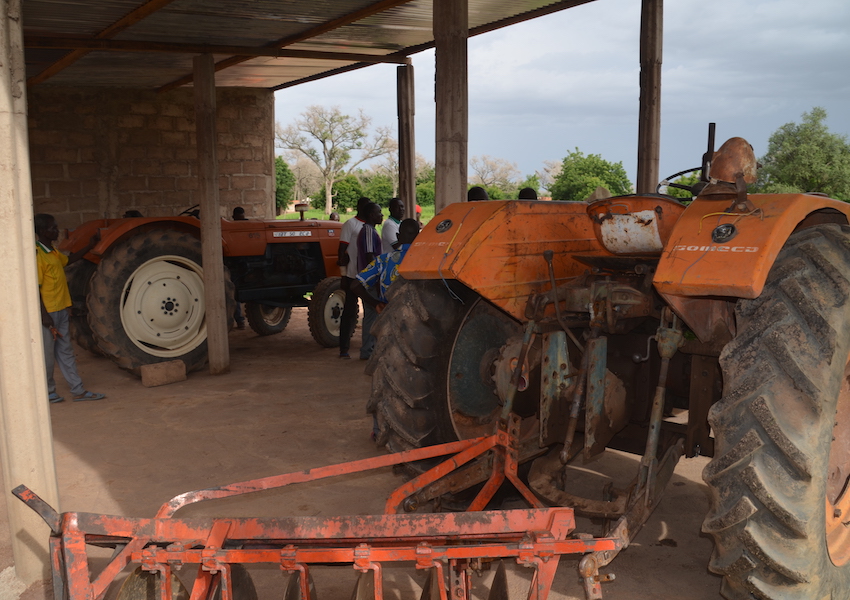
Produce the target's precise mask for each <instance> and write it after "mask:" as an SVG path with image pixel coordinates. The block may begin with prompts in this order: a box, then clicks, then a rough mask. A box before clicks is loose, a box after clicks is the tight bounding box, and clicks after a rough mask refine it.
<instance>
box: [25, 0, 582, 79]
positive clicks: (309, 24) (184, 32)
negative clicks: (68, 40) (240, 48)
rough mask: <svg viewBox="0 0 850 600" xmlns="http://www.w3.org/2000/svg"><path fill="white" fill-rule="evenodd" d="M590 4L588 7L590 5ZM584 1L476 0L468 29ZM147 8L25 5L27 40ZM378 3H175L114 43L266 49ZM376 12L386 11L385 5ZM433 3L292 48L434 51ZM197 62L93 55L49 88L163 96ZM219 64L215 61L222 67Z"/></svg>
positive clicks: (252, 70)
mask: <svg viewBox="0 0 850 600" xmlns="http://www.w3.org/2000/svg"><path fill="white" fill-rule="evenodd" d="M584 1H586V0H584ZM582 3H583V1H577V2H562V3H555V4H556V5H555V6H553V3H551V2H547V1H546V0H523V1H510V0H470V2H469V25H470V28H471V29H476V28H478V29H480V30H482V31H483V30H488V29H490V28H498V27H500V26H503V25H504V24H507V22H505V20H506V19H522V18H523V17H522V15H523V14H524V13H528V12H529V11H538V10H543V11H546V10H560V9H565V8H568V7H571V6H573V5H577V4H582ZM144 4H145V3H144V2H143V1H142V0H104V1H101V0H27V1H26V2H24V3H23V13H24V19H23V21H24V32H25V34H33V35H50V34H53V35H57V36H65V37H67V36H74V35H77V36H84V37H94V36H96V35H97V34H99V33H100V32H103V31H104V30H106V29H107V28H109V27H110V26H111V25H113V24H114V23H116V22H118V21H119V20H120V19H122V18H124V17H125V16H127V15H128V14H130V13H131V12H133V11H134V10H136V9H138V8H139V7H140V6H143V5H144ZM379 4H380V3H378V2H377V0H339V1H334V2H331V1H329V0H321V1H314V0H294V1H291V2H279V1H276V0H256V1H249V0H237V1H229V2H224V1H222V0H174V1H173V2H170V3H167V5H165V6H163V7H161V8H159V9H158V10H156V11H154V12H153V13H152V14H151V15H149V16H146V17H145V18H143V19H141V20H139V21H138V22H136V23H134V24H132V25H131V26H129V27H127V28H125V29H124V30H123V31H121V32H120V33H118V34H116V35H115V36H110V37H114V39H120V40H133V41H148V42H163V43H167V42H173V43H198V44H233V45H245V46H256V47H261V46H266V45H269V44H271V43H273V42H276V41H278V40H282V39H285V38H290V37H295V36H299V35H302V34H304V33H305V32H308V31H310V30H314V29H316V28H321V26H322V25H323V24H326V23H329V22H332V21H333V20H335V19H342V18H344V17H345V16H346V15H350V14H352V13H357V11H362V10H368V8H369V7H371V6H373V5H379ZM379 8H380V6H379ZM431 10H432V3H431V2H430V1H428V0H411V1H407V2H403V3H401V4H400V5H397V6H394V5H393V3H388V5H387V8H385V9H380V10H379V12H377V14H373V15H370V16H366V17H365V18H361V19H357V20H355V21H354V22H352V23H350V24H342V25H340V26H337V27H334V28H332V29H330V30H329V31H324V32H321V33H320V34H318V35H315V36H311V37H310V38H309V39H307V40H304V41H301V42H299V43H297V44H292V45H290V46H288V47H290V48H292V49H301V50H323V51H327V50H331V51H341V52H344V51H349V52H362V53H375V54H378V55H386V54H391V53H395V52H401V53H403V54H408V53H409V51H418V50H419V49H420V48H421V47H423V46H428V45H429V44H432V43H433V40H434V36H433V34H432V17H431ZM65 54H67V52H66V51H61V50H60V51H57V50H33V49H28V50H27V52H26V58H27V77H28V78H29V77H33V76H35V75H37V74H38V73H40V72H41V71H42V70H44V69H45V68H47V67H48V66H49V65H51V64H53V63H54V62H56V61H57V60H59V59H60V58H61V57H62V56H64V55H65ZM191 58H192V57H191V55H181V54H137V53H116V52H105V51H94V52H89V53H87V54H85V55H84V56H82V57H81V58H79V59H78V60H76V61H75V62H73V64H70V65H68V66H67V67H66V68H64V69H62V70H60V71H59V72H58V73H56V74H55V75H53V76H52V77H51V78H50V79H49V80H48V81H49V83H50V84H54V85H75V86H116V87H123V86H127V87H160V86H165V85H167V84H169V83H171V82H173V81H174V80H176V79H179V78H181V77H184V76H186V75H191V73H192V64H191ZM224 58H229V57H223V56H217V57H216V60H217V62H218V61H219V60H222V59H224ZM356 64H358V63H356V61H351V62H341V61H325V60H312V59H295V58H286V59H283V58H281V59H275V58H254V59H250V60H248V61H247V62H243V63H241V64H238V65H234V66H232V67H230V68H228V69H225V70H223V71H220V72H219V74H218V75H217V76H216V83H217V85H218V86H246V87H266V88H271V87H278V86H281V85H285V84H289V83H292V82H296V81H298V80H302V79H304V78H308V77H312V76H316V75H318V74H321V73H324V72H328V71H331V70H333V69H337V68H339V67H345V66H351V65H356Z"/></svg>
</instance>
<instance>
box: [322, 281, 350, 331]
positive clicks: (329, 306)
mask: <svg viewBox="0 0 850 600" xmlns="http://www.w3.org/2000/svg"><path fill="white" fill-rule="evenodd" d="M343 306H345V292H343V291H342V290H336V291H335V292H334V293H333V294H331V295H330V296H328V301H327V302H325V311H324V316H325V327H326V328H327V330H328V332H330V334H331V335H335V336H337V337H339V326H340V323H341V321H342V308H343Z"/></svg>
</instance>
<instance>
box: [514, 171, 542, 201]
mask: <svg viewBox="0 0 850 600" xmlns="http://www.w3.org/2000/svg"><path fill="white" fill-rule="evenodd" d="M527 187H530V188H531V189H533V190H534V191H535V192H537V196H538V197H540V176H539V175H538V174H537V173H532V174H531V175H526V176H525V179H524V180H523V181H520V182H519V183H518V184H517V193H519V190H521V189H523V188H527Z"/></svg>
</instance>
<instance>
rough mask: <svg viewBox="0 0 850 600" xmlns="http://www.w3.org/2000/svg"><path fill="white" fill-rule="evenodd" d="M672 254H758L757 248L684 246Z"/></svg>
mask: <svg viewBox="0 0 850 600" xmlns="http://www.w3.org/2000/svg"><path fill="white" fill-rule="evenodd" d="M673 251H674V252H738V253H741V252H758V251H759V248H758V246H685V245H684V244H683V245H680V246H676V247H675V248H673Z"/></svg>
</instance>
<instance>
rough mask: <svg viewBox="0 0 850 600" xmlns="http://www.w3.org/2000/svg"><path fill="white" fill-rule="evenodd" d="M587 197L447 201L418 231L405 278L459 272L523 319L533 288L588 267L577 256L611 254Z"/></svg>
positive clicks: (471, 285)
mask: <svg viewBox="0 0 850 600" xmlns="http://www.w3.org/2000/svg"><path fill="white" fill-rule="evenodd" d="M593 228H594V223H593V221H592V220H591V219H590V218H589V217H588V216H587V205H586V204H585V203H584V202H532V201H524V200H519V201H514V200H511V201H503V200H491V201H488V202H458V203H454V204H450V205H448V206H447V207H445V208H444V209H443V210H441V211H440V213H439V214H438V215H437V216H435V217H434V218H433V219H431V221H430V222H429V223H428V225H426V226H425V228H424V229H423V230H422V231H421V232H420V233H419V235H418V236H417V237H416V240H414V242H413V244H411V247H410V249H409V250H408V252H407V254H406V255H405V257H404V261H403V262H402V263H401V265H400V266H399V273H400V274H401V275H402V276H403V277H404V278H405V279H410V280H413V279H419V280H422V279H436V280H440V279H442V280H448V279H455V280H457V281H460V282H461V283H463V284H464V285H466V286H467V287H468V288H470V289H471V290H474V291H475V292H477V293H478V294H480V295H481V296H482V297H484V298H485V299H487V300H488V301H490V302H491V303H492V304H494V305H495V306H497V307H499V308H501V309H502V310H503V311H505V312H507V313H508V314H510V315H511V316H513V317H514V318H515V319H517V320H518V321H525V320H526V317H525V308H526V303H527V301H528V297H529V296H530V295H531V294H535V293H542V292H546V291H548V290H550V289H551V287H552V285H551V282H550V278H549V270H548V264H547V262H546V260H545V259H544V253H545V252H546V251H547V250H552V251H553V254H554V256H553V263H554V265H553V267H554V272H555V278H556V283H557V284H559V285H560V284H562V283H565V282H566V281H567V280H568V279H570V278H572V277H576V276H578V275H581V274H582V273H584V272H585V271H586V270H587V269H588V267H587V265H584V264H582V263H580V262H578V261H576V260H574V259H573V257H574V256H575V255H604V256H611V253H609V252H608V251H607V250H605V249H604V248H603V247H602V245H601V243H600V242H599V240H598V239H597V237H596V234H595V233H594V229H593Z"/></svg>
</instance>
